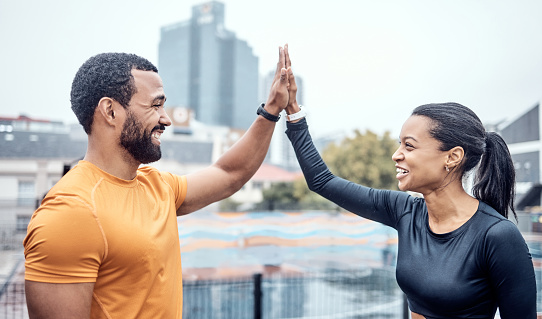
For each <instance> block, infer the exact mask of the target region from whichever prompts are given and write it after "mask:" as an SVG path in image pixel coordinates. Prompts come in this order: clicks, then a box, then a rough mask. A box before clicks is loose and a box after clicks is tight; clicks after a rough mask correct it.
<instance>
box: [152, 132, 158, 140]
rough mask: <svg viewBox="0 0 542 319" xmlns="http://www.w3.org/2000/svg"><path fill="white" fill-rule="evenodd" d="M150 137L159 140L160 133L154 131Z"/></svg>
mask: <svg viewBox="0 0 542 319" xmlns="http://www.w3.org/2000/svg"><path fill="white" fill-rule="evenodd" d="M152 137H154V138H155V139H157V140H159V139H160V133H159V132H154V133H152Z"/></svg>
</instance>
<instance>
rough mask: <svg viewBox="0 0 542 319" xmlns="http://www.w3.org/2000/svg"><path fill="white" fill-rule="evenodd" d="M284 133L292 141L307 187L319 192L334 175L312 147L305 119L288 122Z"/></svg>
mask: <svg viewBox="0 0 542 319" xmlns="http://www.w3.org/2000/svg"><path fill="white" fill-rule="evenodd" d="M286 134H287V135H288V138H289V139H290V141H291V142H292V146H293V147H294V150H295V153H296V156H297V160H298V161H299V165H300V166H301V170H302V171H303V175H304V176H305V180H306V181H307V185H308V187H309V189H310V190H312V191H314V192H316V193H319V194H320V192H321V191H322V190H323V188H324V186H325V184H326V183H327V182H329V181H330V180H331V179H332V178H333V177H334V176H333V174H331V172H330V171H329V169H328V168H327V166H326V164H325V163H324V161H323V160H322V158H321V157H320V154H318V151H317V150H316V148H315V147H314V145H313V143H312V138H311V136H310V134H309V132H308V126H307V122H306V120H305V119H301V120H300V121H299V122H297V123H288V129H287V131H286Z"/></svg>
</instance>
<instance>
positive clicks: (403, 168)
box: [392, 115, 448, 195]
mask: <svg viewBox="0 0 542 319" xmlns="http://www.w3.org/2000/svg"><path fill="white" fill-rule="evenodd" d="M430 127H431V121H430V119H429V118H427V117H425V116H419V115H413V116H411V117H409V118H408V119H407V120H406V122H405V123H404V124H403V128H402V129H401V135H400V136H399V143H400V145H399V148H398V149H397V150H396V151H395V153H393V156H392V159H393V160H394V161H395V163H396V165H395V167H396V168H397V180H398V181H399V189H400V190H402V191H407V190H408V191H413V192H418V193H422V194H424V195H427V194H429V193H431V192H433V191H435V190H436V189H438V188H439V187H442V186H443V183H444V179H445V178H446V176H447V174H448V173H447V172H446V162H447V158H448V152H444V151H441V150H440V149H439V148H440V142H439V141H437V140H436V139H434V138H433V137H431V135H430V134H429V128H430Z"/></svg>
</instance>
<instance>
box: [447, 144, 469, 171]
mask: <svg viewBox="0 0 542 319" xmlns="http://www.w3.org/2000/svg"><path fill="white" fill-rule="evenodd" d="M463 157H465V150H464V149H463V148H462V147H461V146H456V147H454V148H452V149H450V150H449V151H448V158H447V160H446V167H448V168H449V169H455V168H456V167H458V166H459V165H460V164H461V162H462V161H463Z"/></svg>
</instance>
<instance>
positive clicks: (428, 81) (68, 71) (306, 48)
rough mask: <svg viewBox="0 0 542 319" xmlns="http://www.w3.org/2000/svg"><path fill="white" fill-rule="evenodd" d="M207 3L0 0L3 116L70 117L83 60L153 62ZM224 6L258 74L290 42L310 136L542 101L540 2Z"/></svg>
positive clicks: (485, 114)
mask: <svg viewBox="0 0 542 319" xmlns="http://www.w3.org/2000/svg"><path fill="white" fill-rule="evenodd" d="M204 2H205V1H194V0H183V1H176V0H168V1H166V0H153V1H150V0H129V1H127V0H118V1H115V0H108V1H104V0H94V1H73V0H50V1H41V0H28V1H17V0H0V43H1V46H0V58H1V61H2V67H1V70H2V72H1V73H0V74H1V75H0V96H1V103H0V116H17V115H19V114H26V115H28V116H31V117H36V118H43V119H52V120H61V121H64V122H67V123H74V122H76V121H77V120H76V118H75V116H74V115H73V113H72V112H71V109H70V103H69V94H70V88H71V81H72V80H73V77H74V75H75V73H76V71H77V69H78V68H79V66H80V65H81V64H82V63H83V62H84V61H85V60H86V59H88V58H89V57H91V56H92V55H95V54H97V53H101V52H130V53H135V54H138V55H141V56H143V57H146V58H148V59H149V60H150V61H151V62H153V63H155V64H156V65H157V64H158V43H159V41H160V28H161V27H162V26H165V25H169V24H172V23H176V22H179V21H185V20H188V19H189V18H190V16H191V10H192V9H191V8H192V6H193V5H197V4H201V3H204ZM221 2H223V3H224V4H225V28H226V29H228V30H230V31H233V32H235V33H236V34H237V37H238V38H240V39H243V40H246V41H247V42H248V44H249V45H250V46H251V47H252V49H253V52H254V54H255V55H256V56H258V57H259V71H260V74H266V73H268V72H269V71H271V70H273V69H274V68H275V65H276V61H277V57H278V46H280V45H283V44H285V43H288V44H289V48H290V55H291V58H292V67H293V70H294V72H295V74H296V75H297V76H300V77H302V78H303V81H304V104H305V107H306V109H307V110H308V113H309V117H308V120H309V125H310V126H311V131H312V132H313V134H314V135H317V136H325V135H328V134H332V133H347V132H351V131H352V130H354V129H359V130H361V131H365V130H367V129H369V130H372V131H374V132H377V133H379V134H381V133H383V132H385V131H390V132H391V133H392V135H395V136H398V135H399V133H400V129H401V126H402V124H403V122H404V121H405V120H406V118H407V117H408V116H409V114H410V112H411V111H412V110H413V109H414V108H415V107H416V106H418V105H421V104H426V103H436V102H450V101H451V102H458V103H461V104H463V105H466V106H468V107H470V108H471V109H472V110H474V111H475V112H476V113H477V114H478V116H479V117H480V118H481V119H482V121H483V122H484V123H493V124H494V123H499V122H502V121H510V120H513V119H514V118H516V117H517V116H519V115H521V114H522V113H523V112H525V111H527V110H528V109H530V108H531V107H533V106H534V105H535V104H537V103H538V102H539V101H540V100H541V99H542V36H540V33H541V31H542V14H541V13H542V1H534V0H526V1H523V0H513V1H512V0H506V1H499V0H479V1H472V0H455V1H444V0H442V1H434V0H431V1H405V0H382V1H374V0H373V1H365V0H334V1H313V0H311V1H309V0H273V1H265V0H264V1H255V0H224V1H221ZM166 95H167V92H166ZM256 108H257V105H255V107H254V110H256Z"/></svg>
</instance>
